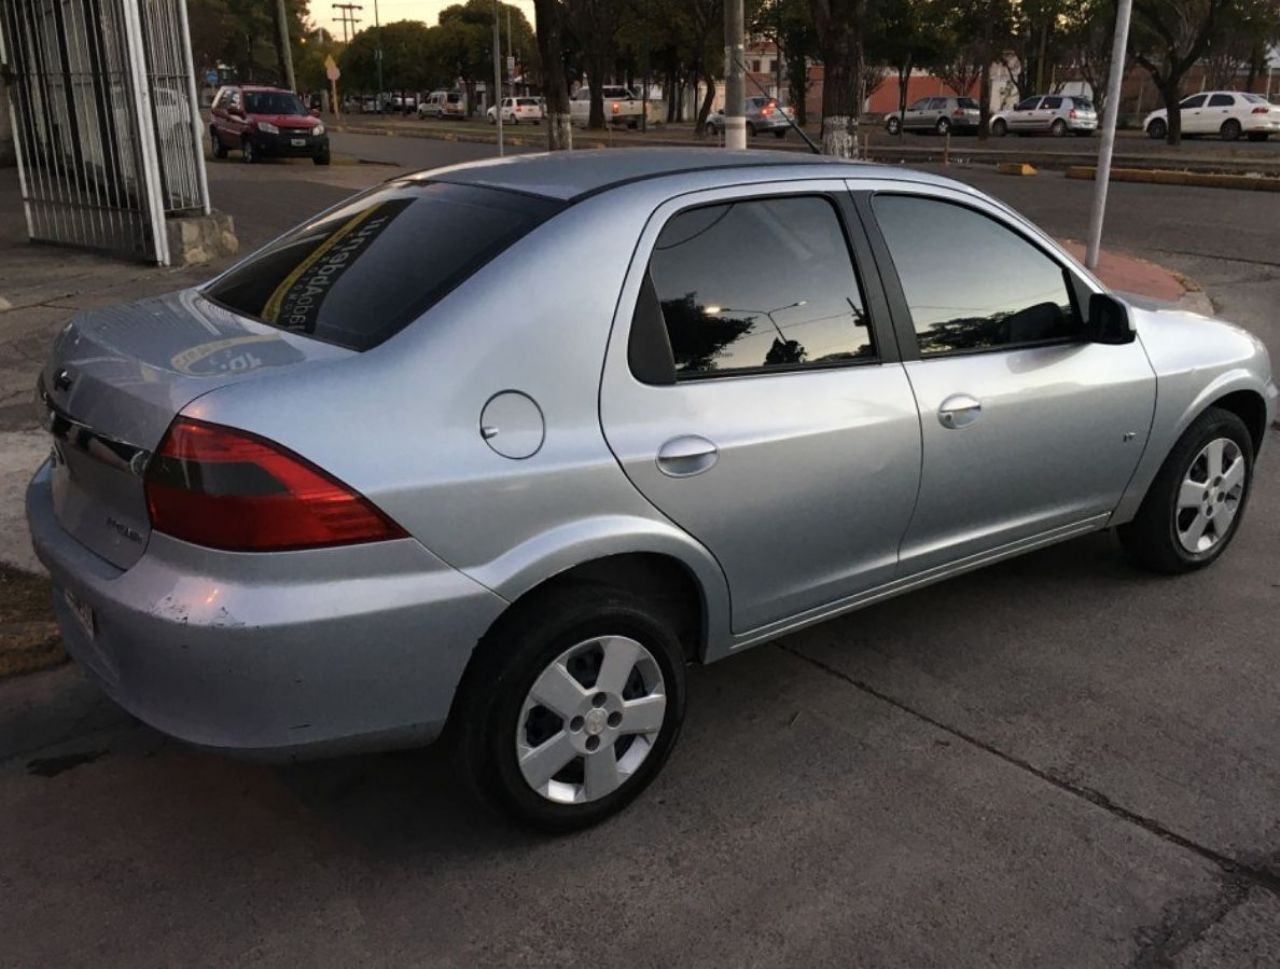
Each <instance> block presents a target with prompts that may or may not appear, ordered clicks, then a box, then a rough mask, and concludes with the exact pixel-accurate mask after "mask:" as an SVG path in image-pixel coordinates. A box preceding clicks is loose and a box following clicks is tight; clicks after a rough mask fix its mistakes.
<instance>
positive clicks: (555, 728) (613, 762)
mask: <svg viewBox="0 0 1280 969" xmlns="http://www.w3.org/2000/svg"><path fill="white" fill-rule="evenodd" d="M666 710H667V695H666V689H665V684H664V682H663V679H662V670H661V668H660V667H659V666H658V663H657V660H655V659H654V658H653V654H652V653H650V652H649V650H647V649H646V648H645V647H644V646H642V645H641V644H640V643H638V642H636V641H635V640H634V639H630V638H628V637H626V636H602V637H600V638H597V639H589V640H586V641H585V642H581V643H578V644H577V645H576V646H572V647H570V648H569V649H567V650H565V651H564V652H563V653H561V654H560V655H559V656H557V657H556V658H555V659H554V660H552V662H551V663H550V664H548V665H547V667H546V669H544V670H543V671H542V672H541V673H540V674H539V675H538V678H537V679H536V680H534V681H533V686H531V687H530V688H529V692H528V694H527V695H526V696H525V700H524V705H523V707H522V708H521V710H520V718H519V720H517V722H516V760H517V762H518V763H519V765H520V773H521V774H523V775H524V779H525V781H526V782H527V783H528V785H529V786H530V787H532V788H533V789H534V790H535V791H537V792H538V793H539V794H541V795H542V796H543V797H545V798H546V799H547V800H549V801H556V802H558V803H560V804H582V803H585V802H588V801H595V800H598V799H599V798H602V797H604V796H606V795H608V794H611V793H612V792H613V791H615V790H617V789H618V788H619V787H621V786H622V785H623V784H624V783H625V782H626V780H627V778H629V777H630V776H631V775H632V774H634V773H635V772H636V770H637V769H639V767H640V765H641V764H642V763H644V760H645V758H646V757H648V756H649V752H650V751H651V750H652V749H653V745H654V743H655V742H656V741H657V739H658V734H659V733H660V732H661V730H662V723H663V719H664V717H665V715H666Z"/></svg>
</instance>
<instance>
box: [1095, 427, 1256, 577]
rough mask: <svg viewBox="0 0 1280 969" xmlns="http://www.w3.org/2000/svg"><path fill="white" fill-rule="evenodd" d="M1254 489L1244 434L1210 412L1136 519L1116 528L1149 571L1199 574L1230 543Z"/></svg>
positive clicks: (1165, 468)
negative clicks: (1192, 572) (1251, 487)
mask: <svg viewBox="0 0 1280 969" xmlns="http://www.w3.org/2000/svg"><path fill="white" fill-rule="evenodd" d="M1252 483H1253V440H1252V438H1251V437H1250V435H1249V429H1248V428H1247V427H1245V424H1244V421H1242V420H1241V419H1240V418H1239V417H1237V416H1236V415H1235V414H1233V413H1231V412H1230V411H1226V410H1221V409H1219V408H1217V407H1210V408H1209V409H1208V410H1206V411H1205V412H1204V413H1203V414H1201V415H1200V416H1199V417H1198V418H1196V420H1195V421H1194V422H1193V423H1192V425H1191V426H1190V427H1189V428H1187V430H1186V431H1185V432H1184V433H1183V435H1182V437H1180V438H1178V442H1177V443H1176V444H1175V445H1174V446H1173V450H1171V451H1170V452H1169V456H1168V457H1167V458H1165V462H1164V464H1163V465H1161V467H1160V471H1159V473H1158V474H1157V475H1156V478H1155V481H1153V482H1152V483H1151V488H1150V489H1149V490H1148V491H1147V496H1146V498H1144V499H1143V501H1142V507H1141V508H1140V509H1139V510H1138V514H1137V516H1135V518H1134V519H1133V521H1131V522H1129V523H1128V524H1125V525H1121V526H1120V528H1119V529H1117V532H1118V534H1119V537H1120V544H1121V545H1122V546H1123V548H1124V551H1125V554H1126V555H1127V556H1128V558H1129V559H1130V560H1131V561H1132V562H1134V564H1136V565H1139V566H1142V567H1143V568H1146V569H1150V570H1152V571H1154V572H1165V573H1168V574H1177V573H1180V572H1190V571H1192V570H1193V569H1201V568H1204V567H1205V566H1206V565H1208V564H1210V563H1211V562H1213V561H1214V560H1215V559H1217V557H1218V556H1219V555H1221V554H1222V553H1223V551H1224V550H1225V549H1226V547H1227V545H1228V544H1229V543H1230V542H1231V539H1232V538H1234V537H1235V534H1236V530H1237V529H1238V528H1239V527H1240V520H1241V515H1242V513H1243V512H1244V506H1245V503H1246V502H1247V501H1248V498H1249V488H1250V486H1251V485H1252Z"/></svg>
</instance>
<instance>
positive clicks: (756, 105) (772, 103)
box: [707, 96, 792, 138]
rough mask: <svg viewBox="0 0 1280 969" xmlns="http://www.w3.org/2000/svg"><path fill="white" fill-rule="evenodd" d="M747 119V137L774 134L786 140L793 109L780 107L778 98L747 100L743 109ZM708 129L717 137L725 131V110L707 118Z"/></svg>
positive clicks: (753, 98)
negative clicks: (764, 133) (766, 133)
mask: <svg viewBox="0 0 1280 969" xmlns="http://www.w3.org/2000/svg"><path fill="white" fill-rule="evenodd" d="M743 113H744V114H745V115H746V119H747V137H748V138H750V137H754V136H755V135H758V134H761V133H762V132H766V131H768V132H772V133H773V136H774V137H775V138H785V137H786V136H787V132H788V131H789V130H791V117H792V114H791V109H790V108H784V107H780V106H779V105H778V101H777V99H776V98H767V97H763V96H761V97H751V98H747V101H746V104H745V105H744V107H743ZM707 129H708V130H709V131H710V132H711V134H713V135H716V134H719V133H720V132H722V131H724V108H718V109H717V110H716V111H715V113H714V114H711V115H709V116H708V117H707Z"/></svg>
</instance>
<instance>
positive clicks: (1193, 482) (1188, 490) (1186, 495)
mask: <svg viewBox="0 0 1280 969" xmlns="http://www.w3.org/2000/svg"><path fill="white" fill-rule="evenodd" d="M1244 471H1245V463H1244V455H1243V454H1241V453H1240V448H1239V446H1237V444H1236V442H1235V441H1233V440H1231V439H1230V438H1226V437H1220V438H1217V439H1216V440H1213V441H1210V442H1209V443H1208V444H1206V445H1205V446H1204V447H1203V448H1202V449H1201V450H1200V453H1199V454H1197V455H1196V456H1195V459H1194V460H1193V461H1192V462H1191V465H1190V467H1188V468H1187V473H1186V474H1185V475H1183V479H1182V484H1181V486H1180V487H1179V488H1178V504H1177V507H1176V508H1175V509H1174V512H1173V528H1174V531H1175V532H1177V534H1178V541H1179V542H1180V543H1181V544H1182V547H1183V548H1184V549H1186V550H1187V551H1188V552H1190V553H1191V554H1192V555H1199V554H1202V553H1204V552H1207V551H1209V550H1210V549H1212V548H1213V547H1214V546H1216V545H1217V544H1218V543H1219V542H1221V541H1222V539H1223V538H1224V537H1225V536H1226V534H1227V532H1228V531H1229V530H1230V528H1231V523H1232V521H1234V520H1235V517H1236V514H1237V513H1238V512H1239V511H1240V501H1241V499H1242V498H1243V497H1244V486H1245V480H1244Z"/></svg>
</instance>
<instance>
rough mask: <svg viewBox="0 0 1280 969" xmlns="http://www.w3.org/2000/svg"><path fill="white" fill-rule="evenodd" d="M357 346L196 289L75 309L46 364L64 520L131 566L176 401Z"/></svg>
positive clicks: (143, 536) (45, 389)
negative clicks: (148, 475) (335, 342)
mask: <svg viewBox="0 0 1280 969" xmlns="http://www.w3.org/2000/svg"><path fill="white" fill-rule="evenodd" d="M353 352H354V351H350V350H344V349H341V348H338V347H333V346H330V345H328V344H325V343H321V342H319V341H317V340H313V339H309V338H307V337H302V336H298V335H296V334H291V333H286V332H284V331H282V330H278V329H276V328H274V327H270V326H267V325H265V324H262V323H257V322H255V321H253V320H250V319H246V318H245V317H241V316H237V315H236V314H234V313H231V312H229V311H227V310H224V309H222V308H221V307H219V306H217V305H215V304H213V303H211V302H209V301H208V300H206V299H204V298H203V297H202V296H200V295H199V294H198V293H197V292H196V291H195V290H185V291H183V292H179V293H173V294H170V295H167V296H161V297H157V298H154V299H148V300H143V301H141V302H138V303H132V304H127V305H124V306H115V307H110V308H108V309H103V310H95V311H92V312H89V313H86V314H84V315H82V316H79V317H77V318H76V319H75V320H73V321H72V322H71V324H70V325H68V326H67V328H66V329H65V330H63V331H62V333H61V334H59V336H58V339H57V341H56V343H55V344H54V352H53V356H52V358H51V360H50V362H49V363H48V364H47V365H46V366H45V368H44V370H43V371H42V373H41V375H40V393H41V397H42V406H43V407H44V408H45V414H46V419H47V423H46V426H47V427H48V429H49V430H50V432H51V434H52V435H53V445H54V447H53V500H54V512H55V514H56V515H57V518H58V521H59V522H60V524H61V525H62V527H63V528H65V529H66V530H67V531H68V532H69V533H70V534H71V535H73V536H74V537H75V538H76V539H78V540H79V541H80V542H81V543H82V544H84V545H85V546H86V547H87V548H89V549H90V550H92V551H93V552H95V553H96V554H98V555H100V556H101V557H102V558H104V559H106V560H107V561H109V562H111V563H112V564H113V565H116V566H117V567H119V568H128V567H129V566H131V565H133V563H134V562H136V561H137V560H138V559H139V558H140V557H141V555H142V553H143V551H144V550H145V548H146V544H147V539H148V538H149V536H150V533H151V524H150V520H149V517H148V515H147V505H146V495H145V491H144V487H143V474H144V473H145V470H146V466H147V462H148V461H149V460H150V457H151V453H152V452H153V451H154V450H155V448H156V447H157V446H158V445H159V443H160V440H161V438H163V437H164V433H165V431H166V430H167V429H168V427H169V424H170V422H171V421H172V420H173V418H174V416H175V415H176V414H178V412H180V411H181V410H182V409H183V408H184V407H185V406H186V405H187V404H189V403H190V402H191V401H193V400H195V399H196V398H197V397H199V396H201V395H202V394H205V393H208V392H209V391H210V390H213V389H215V388H217V387H222V386H225V385H227V384H229V383H234V382H236V381H240V380H249V379H259V378H261V377H263V376H265V375H268V374H271V373H273V372H278V371H279V370H281V369H282V368H287V367H296V366H300V365H303V364H305V363H308V362H312V361H323V360H334V359H340V358H343V357H346V356H350V355H352V354H353Z"/></svg>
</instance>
